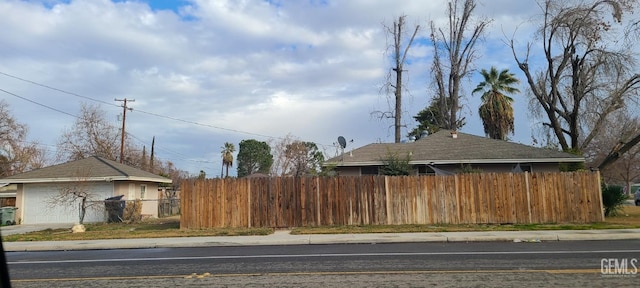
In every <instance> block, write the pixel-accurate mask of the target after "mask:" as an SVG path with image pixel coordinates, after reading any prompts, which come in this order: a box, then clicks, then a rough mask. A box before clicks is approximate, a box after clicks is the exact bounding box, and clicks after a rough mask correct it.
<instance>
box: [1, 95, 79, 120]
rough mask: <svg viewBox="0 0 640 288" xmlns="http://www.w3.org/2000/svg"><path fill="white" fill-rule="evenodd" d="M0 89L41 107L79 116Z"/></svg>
mask: <svg viewBox="0 0 640 288" xmlns="http://www.w3.org/2000/svg"><path fill="white" fill-rule="evenodd" d="M0 91H2V92H4V93H7V94H9V95H11V96H14V97H17V98H20V99H22V100H24V101H27V102H30V103H33V104H36V105H38V106H42V107H44V108H47V109H51V110H53V111H56V112H60V113H62V114H66V115H69V116H71V117H74V118H79V117H78V116H76V115H73V114H71V113H68V112H65V111H62V110H60V109H56V108H53V107H51V106H47V105H44V104H42V103H38V102H36V101H33V100H31V99H29V98H25V97H22V96H20V95H18V94H15V93H11V92H9V91H7V90H4V89H2V88H0Z"/></svg>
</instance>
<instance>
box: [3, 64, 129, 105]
mask: <svg viewBox="0 0 640 288" xmlns="http://www.w3.org/2000/svg"><path fill="white" fill-rule="evenodd" d="M0 74H2V75H4V76H7V77H11V78H13V79H17V80H20V81H24V82H27V83H31V84H33V85H37V86H40V87H44V88H47V89H51V90H54V91H58V92H61V93H64V94H69V95H73V96H76V97H80V98H83V99H87V100H91V101H95V102H99V103H102V104H106V105H111V106H116V107H120V106H119V105H117V104H113V103H109V102H106V101H102V100H99V99H94V98H91V97H87V96H83V95H80V94H76V93H73V92H69V91H66V90H62V89H59V88H56V87H52V86H49V85H45V84H42V83H38V82H35V81H31V80H29V79H25V78H21V77H18V76H15V75H11V74H7V73H4V72H2V71H0Z"/></svg>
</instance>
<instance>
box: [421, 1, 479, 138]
mask: <svg viewBox="0 0 640 288" xmlns="http://www.w3.org/2000/svg"><path fill="white" fill-rule="evenodd" d="M447 7H448V8H447V17H448V20H449V25H448V26H447V27H446V28H444V29H443V28H438V27H437V26H436V24H435V22H434V21H431V23H430V28H431V34H430V37H431V42H432V45H433V49H434V55H433V64H432V68H431V73H432V75H433V84H434V86H435V96H434V100H435V102H436V104H437V107H438V110H439V111H440V113H439V114H440V115H441V117H440V119H438V122H439V126H440V127H441V128H443V129H450V130H456V129H458V128H460V127H462V126H463V125H464V117H460V115H459V109H460V106H461V105H460V98H461V95H462V92H461V81H462V79H464V78H465V77H467V76H468V73H469V71H471V65H472V63H473V61H474V60H476V58H477V55H476V49H475V44H476V43H477V41H478V39H480V37H482V35H483V34H484V30H485V28H486V27H487V25H488V24H489V21H488V20H482V19H478V20H476V21H474V18H473V12H474V10H475V8H476V1H475V0H453V1H450V2H449V3H448V6H447Z"/></svg>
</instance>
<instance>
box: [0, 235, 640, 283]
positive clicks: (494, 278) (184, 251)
mask: <svg viewBox="0 0 640 288" xmlns="http://www.w3.org/2000/svg"><path fill="white" fill-rule="evenodd" d="M603 259H615V261H618V262H621V261H626V262H625V263H626V264H627V266H625V270H624V271H622V270H620V269H619V268H621V267H620V265H618V264H616V265H618V267H617V268H616V269H617V270H615V271H613V269H610V270H607V272H611V273H608V274H606V275H605V274H603V273H602V268H603V267H602V265H603ZM633 259H636V260H635V261H638V260H639V259H640V240H631V241H576V242H571V241H553V242H541V243H535V242H534V243H513V242H487V243H405V244H358V245H355V244H346V245H294V246H247V247H211V248H173V249H169V248H162V249H127V250H88V251H56V252H10V253H7V261H8V264H9V270H10V273H11V277H12V281H13V282H12V283H13V285H14V286H15V287H52V286H54V287H77V286H83V287H105V286H111V287H114V286H116V285H117V286H118V287H142V286H145V287H147V286H154V287H175V286H178V287H180V286H183V287H193V286H209V287H210V286H216V287H226V286H245V287H246V286H254V287H259V286H280V287H283V286H284V287H301V286H302V287H344V286H351V287H381V286H383V287H389V286H395V287H406V286H414V287H415V286H418V287H424V286H434V285H435V286H437V287H441V286H445V287H447V286H448V287H493V286H502V287H508V286H519V287H540V286H549V285H552V286H558V285H560V286H564V287H578V286H589V287H592V286H617V287H625V286H628V287H635V286H637V283H638V282H639V281H640V275H637V268H640V263H638V262H632V260H633ZM606 263H607V264H608V263H610V262H606ZM635 267H637V268H635ZM612 271H613V272H615V273H613V272H612ZM622 272H624V273H622ZM614 274H615V275H614ZM52 283H53V284H52Z"/></svg>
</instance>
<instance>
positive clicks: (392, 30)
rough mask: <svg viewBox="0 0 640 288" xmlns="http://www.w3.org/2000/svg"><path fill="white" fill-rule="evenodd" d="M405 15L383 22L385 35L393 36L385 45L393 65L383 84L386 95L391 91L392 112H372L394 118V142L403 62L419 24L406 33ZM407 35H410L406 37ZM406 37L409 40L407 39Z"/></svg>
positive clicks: (398, 128) (398, 126)
mask: <svg viewBox="0 0 640 288" xmlns="http://www.w3.org/2000/svg"><path fill="white" fill-rule="evenodd" d="M406 17H407V16H406V15H402V16H400V17H398V20H397V21H393V27H389V26H386V25H384V24H383V26H384V28H385V30H386V32H387V34H386V35H387V36H391V37H392V38H393V44H392V45H389V46H388V47H387V52H389V50H392V52H393V62H394V63H393V65H394V67H393V68H391V69H390V70H389V73H388V74H387V82H386V83H385V84H384V86H383V90H384V91H385V92H386V93H387V95H390V94H392V93H393V97H394V102H395V104H394V109H393V112H391V111H387V112H383V111H375V112H373V113H372V114H374V115H377V116H378V117H380V118H381V119H382V118H393V119H394V128H395V129H394V131H395V143H400V136H401V128H402V121H401V119H402V91H403V89H404V88H403V85H402V84H403V83H402V73H403V72H404V71H405V70H404V64H405V63H406V59H407V54H408V52H409V48H411V44H413V40H414V39H415V37H416V34H418V30H420V25H416V26H415V28H414V29H413V33H411V34H406V32H405V31H404V28H405V18H406ZM408 35H411V36H410V37H407V36H408ZM407 39H409V40H408V41H407ZM405 45H406V46H405ZM403 46H404V48H403ZM394 78H395V81H394Z"/></svg>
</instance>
